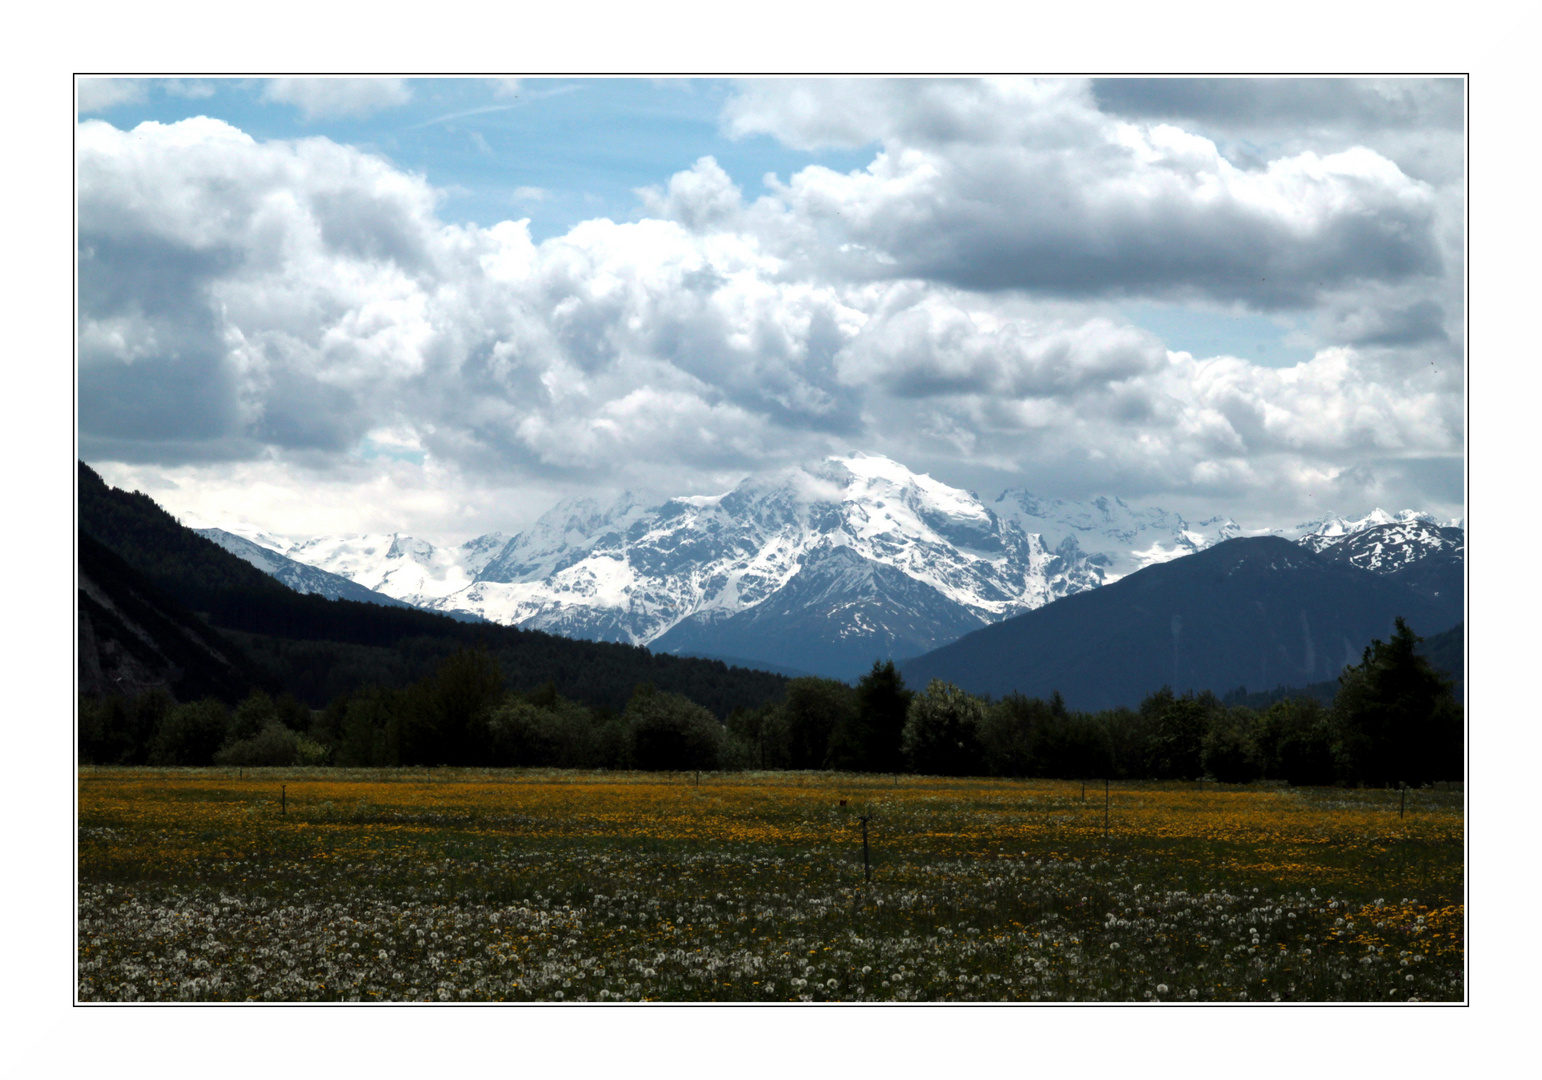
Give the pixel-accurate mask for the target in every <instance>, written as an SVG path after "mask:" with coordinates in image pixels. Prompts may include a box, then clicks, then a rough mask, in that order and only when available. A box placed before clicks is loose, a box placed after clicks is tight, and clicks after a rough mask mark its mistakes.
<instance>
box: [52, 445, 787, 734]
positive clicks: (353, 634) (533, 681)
mask: <svg viewBox="0 0 1542 1080" xmlns="http://www.w3.org/2000/svg"><path fill="white" fill-rule="evenodd" d="M78 499H79V501H78V508H79V524H80V531H81V533H82V536H83V538H84V537H89V538H90V539H92V540H95V541H97V542H98V543H99V544H100V545H101V546H102V547H103V548H105V549H107V551H109V552H110V553H112V554H114V555H116V556H117V557H118V558H119V559H121V560H122V562H123V563H125V564H126V565H127V566H129V567H131V568H133V570H134V571H136V572H137V573H138V574H139V575H140V577H141V578H142V580H143V581H144V582H145V583H147V584H148V585H150V586H153V587H154V588H155V589H157V590H158V591H159V592H160V593H161V594H164V596H165V597H168V598H169V599H170V600H171V601H172V602H174V603H175V604H176V605H177V606H179V607H180V608H185V609H187V610H189V611H191V612H194V613H196V614H197V615H198V616H200V617H201V618H202V619H204V620H207V623H208V624H209V625H210V626H212V627H214V628H217V629H218V630H221V631H225V632H226V633H225V634H224V635H214V637H216V638H219V640H223V641H225V642H226V647H227V648H233V649H235V650H236V651H237V652H238V653H241V654H243V655H244V657H247V658H249V661H247V666H246V668H245V670H247V671H248V672H257V673H259V674H258V675H256V676H254V677H259V678H264V679H267V680H269V681H271V682H275V683H277V684H278V685H280V686H281V687H282V688H283V689H287V690H290V691H291V692H293V693H294V694H296V696H298V697H300V698H301V699H302V700H304V701H307V702H309V703H310V704H312V705H321V704H324V703H325V701H326V700H327V699H328V698H330V697H332V696H335V694H337V693H340V692H342V691H344V690H347V689H351V688H352V687H353V686H355V685H360V684H362V683H364V682H377V683H382V684H385V685H405V683H407V682H410V681H413V680H416V679H420V678H422V677H424V676H425V675H426V674H428V673H430V672H431V671H432V670H434V668H435V667H436V666H437V665H438V664H439V663H440V662H441V661H442V660H443V659H444V657H446V656H448V655H449V654H450V653H452V652H454V651H455V650H456V649H459V648H464V647H478V646H480V647H485V648H486V649H487V650H488V651H489V652H491V653H492V654H493V656H494V657H495V658H496V659H497V660H498V661H499V664H500V667H501V668H502V670H503V673H504V677H505V680H506V683H507V685H508V686H509V687H510V688H511V689H525V688H529V687H533V686H538V685H541V684H543V683H546V682H548V681H549V682H554V683H555V684H556V686H557V690H558V692H559V693H561V694H562V695H564V696H566V697H569V698H573V699H575V700H577V701H581V702H584V703H586V704H590V705H595V706H605V707H608V708H612V709H620V708H621V707H622V706H624V705H625V703H626V701H627V699H628V697H630V695H631V693H632V691H633V689H634V688H635V687H636V686H637V685H638V684H639V683H643V682H651V683H653V684H654V685H655V686H657V687H658V688H659V689H661V690H669V691H672V692H675V693H680V694H684V695H686V696H687V697H689V698H691V699H692V700H693V701H696V702H697V703H699V704H701V705H704V706H706V707H707V708H708V709H711V710H712V711H713V712H714V713H716V714H717V715H718V716H725V715H727V713H728V712H729V711H731V710H732V709H734V708H736V707H738V706H755V705H760V704H763V703H765V702H767V701H771V700H774V699H776V698H779V697H780V696H781V695H782V690H783V687H784V686H785V684H786V679H784V678H783V677H781V676H779V675H774V674H771V673H769V672H764V671H749V670H746V669H743V668H731V667H728V666H727V665H725V664H723V663H721V662H718V661H713V660H699V659H693V658H686V657H677V656H667V655H655V654H653V653H650V652H649V651H648V650H646V649H641V648H636V647H633V646H630V645H619V644H609V643H602V642H593V641H575V640H571V639H568V638H562V637H557V636H555V635H551V634H546V633H542V632H540V631H534V630H519V629H516V628H514V627H504V626H496V625H494V624H491V623H467V622H463V621H460V620H457V619H455V618H451V617H450V616H447V615H440V614H436V613H433V612H427V611H420V610H417V609H412V608H400V607H383V606H381V605H377V604H370V603H360V602H357V601H353V600H329V599H326V598H324V597H321V596H315V595H304V594H301V593H297V592H295V591H294V590H293V589H290V588H288V587H286V586H284V585H282V584H280V583H279V582H277V581H275V580H274V579H273V578H271V577H269V576H268V575H267V574H264V573H263V572H262V571H260V570H258V569H257V568H256V567H254V566H252V565H250V564H249V563H247V562H245V561H244V560H242V559H240V558H237V557H236V556H235V555H232V554H231V553H230V552H228V551H226V550H225V549H224V548H222V547H220V546H219V545H218V544H216V543H214V542H213V541H211V540H207V539H205V538H204V537H202V536H199V535H198V534H197V533H195V532H193V530H191V529H188V528H186V527H184V526H183V525H181V524H179V523H178V522H177V520H176V519H175V518H174V517H172V516H171V515H170V514H168V513H167V512H166V511H165V510H164V509H162V508H161V507H160V506H159V505H157V504H156V502H155V501H154V500H153V499H151V498H150V497H149V496H147V495H144V494H142V493H139V492H133V493H129V492H125V491H121V490H119V489H116V488H113V487H110V486H108V485H107V484H106V483H105V482H104V481H103V480H102V478H101V477H100V476H98V475H97V474H96V472H95V471H93V470H92V469H91V468H90V467H89V466H87V465H85V464H84V463H81V464H80V466H79V495H78ZM84 547H85V545H84V542H83V544H82V548H83V550H84ZM86 557H87V556H86V555H84V554H83V555H82V560H84V559H85V558H86ZM232 639H233V640H234V642H238V644H233V643H232ZM262 673H265V674H262ZM82 688H83V689H85V687H84V685H83V687H82ZM173 692H174V693H177V694H178V696H179V697H181V696H183V694H182V692H180V691H176V690H174V691H173Z"/></svg>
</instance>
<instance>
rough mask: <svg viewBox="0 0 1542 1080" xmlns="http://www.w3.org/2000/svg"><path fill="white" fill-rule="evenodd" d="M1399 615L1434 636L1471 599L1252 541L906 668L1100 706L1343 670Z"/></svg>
mask: <svg viewBox="0 0 1542 1080" xmlns="http://www.w3.org/2000/svg"><path fill="white" fill-rule="evenodd" d="M1398 615H1402V616H1403V617H1405V618H1406V619H1407V620H1408V622H1409V624H1410V625H1412V626H1413V627H1414V629H1415V630H1416V631H1419V632H1421V633H1424V634H1430V633H1433V632H1436V631H1439V630H1445V629H1447V628H1448V627H1450V626H1452V625H1453V624H1455V623H1456V622H1457V621H1458V620H1459V619H1460V618H1461V617H1462V608H1461V604H1460V603H1459V602H1455V601H1452V600H1448V599H1445V598H1434V597H1426V596H1423V595H1420V594H1418V593H1416V592H1414V591H1413V590H1411V589H1409V588H1407V587H1406V586H1403V585H1400V584H1399V583H1397V582H1395V581H1392V580H1389V579H1388V578H1387V577H1385V576H1382V575H1378V574H1374V573H1371V572H1370V571H1367V570H1362V569H1360V568H1359V567H1356V566H1353V565H1351V564H1348V563H1346V562H1334V561H1330V560H1327V559H1324V558H1322V557H1320V556H1318V555H1316V554H1314V553H1313V552H1311V551H1310V550H1308V549H1306V548H1304V547H1302V546H1300V545H1298V544H1293V543H1291V542H1290V541H1287V540H1283V539H1280V538H1278V537H1246V538H1239V539H1234V540H1228V541H1226V542H1224V543H1222V544H1218V545H1216V546H1215V547H1212V548H1208V549H1206V550H1204V551H1201V552H1198V553H1197V554H1194V555H1190V556H1188V557H1186V558H1182V559H1175V560H1173V561H1171V562H1167V563H1161V564H1158V565H1154V566H1149V567H1147V568H1145V569H1144V570H1140V571H1137V572H1136V573H1134V574H1131V575H1130V576H1129V577H1127V578H1124V579H1122V580H1120V581H1117V582H1114V583H1113V584H1110V585H1106V586H1104V587H1103V588H1101V589H1097V590H1094V591H1091V592H1084V593H1078V594H1076V595H1074V596H1069V597H1065V598H1063V599H1061V600H1057V601H1056V602H1054V603H1053V604H1049V605H1047V606H1045V607H1043V608H1040V609H1038V610H1036V611H1031V612H1028V613H1026V614H1024V615H1019V616H1016V617H1015V618H1011V619H1007V620H1005V621H1003V622H1000V623H997V624H995V625H992V626H987V627H984V628H983V629H980V630H977V631H975V632H973V633H971V634H969V635H966V636H965V637H963V638H961V639H960V640H958V641H956V642H953V643H952V644H951V645H948V646H945V647H943V648H941V649H938V650H936V651H934V652H932V653H929V654H927V655H925V656H922V657H918V658H917V659H915V660H912V661H909V662H908V663H906V664H904V665H903V671H904V675H905V679H906V681H907V682H909V683H910V684H911V685H924V684H925V683H926V682H927V681H928V680H930V679H932V678H941V679H946V680H948V681H950V682H953V683H956V684H957V685H959V686H961V687H963V688H964V689H966V690H970V691H972V692H975V693H984V694H993V695H1000V694H1007V693H1010V692H1013V691H1019V692H1022V693H1025V694H1029V695H1032V696H1041V697H1048V696H1049V695H1050V694H1051V693H1053V692H1054V691H1055V690H1059V691H1060V692H1061V693H1062V694H1063V695H1064V696H1065V699H1066V701H1067V702H1068V703H1069V704H1070V705H1071V706H1072V707H1075V708H1084V709H1099V708H1106V707H1111V706H1115V705H1133V704H1136V703H1138V702H1139V701H1140V700H1141V698H1142V697H1144V696H1145V695H1146V694H1148V693H1150V692H1151V691H1153V690H1155V689H1157V688H1159V687H1161V686H1162V685H1164V684H1166V685H1170V686H1172V687H1173V688H1174V689H1175V690H1179V691H1182V690H1187V689H1194V690H1213V691H1215V692H1217V693H1224V692H1226V691H1229V690H1231V689H1233V688H1235V687H1237V686H1242V685H1247V686H1256V687H1266V686H1277V685H1286V686H1295V685H1304V684H1308V683H1313V682H1318V681H1321V680H1324V679H1329V678H1334V677H1336V676H1337V675H1338V673H1339V672H1340V671H1341V670H1342V669H1343V667H1344V665H1345V664H1349V663H1357V662H1358V661H1359V659H1360V652H1361V650H1362V649H1363V648H1364V647H1365V645H1366V643H1368V642H1369V641H1370V640H1371V638H1373V637H1380V638H1383V639H1385V638H1386V637H1387V635H1388V634H1389V633H1390V632H1391V628H1392V620H1393V618H1394V616H1398Z"/></svg>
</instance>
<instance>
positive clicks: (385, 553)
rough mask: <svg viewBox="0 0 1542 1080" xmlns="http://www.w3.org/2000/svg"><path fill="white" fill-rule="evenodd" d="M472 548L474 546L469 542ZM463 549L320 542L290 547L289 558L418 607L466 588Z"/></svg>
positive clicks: (346, 539)
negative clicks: (424, 602)
mask: <svg viewBox="0 0 1542 1080" xmlns="http://www.w3.org/2000/svg"><path fill="white" fill-rule="evenodd" d="M472 543H473V544H475V543H476V541H472ZM464 546H465V545H463V546H462V548H439V547H435V546H434V545H433V544H430V543H429V542H428V541H426V540H419V539H416V538H415V537H411V536H407V535H404V534H402V533H367V534H364V535H360V536H336V537H321V538H319V539H316V540H306V541H304V542H303V543H299V544H296V545H294V546H293V547H291V548H290V549H289V550H288V551H287V552H285V554H286V555H288V557H289V558H291V559H294V560H295V561H297V562H302V563H306V564H308V565H310V566H315V567H318V568H319V569H322V570H325V571H327V572H328V573H332V574H337V575H338V576H340V577H345V578H348V579H349V580H350V581H354V582H357V583H358V584H360V585H363V586H364V587H365V588H366V589H373V590H374V591H376V592H380V593H384V594H385V595H387V596H392V597H395V598H396V599H398V600H405V601H407V602H408V603H412V604H420V605H421V604H422V602H423V600H424V599H428V598H439V597H444V596H449V595H450V594H452V593H456V592H459V591H460V590H461V589H464V588H466V586H468V585H470V584H471V581H472V577H473V574H472V573H471V572H470V571H468V570H467V569H466V567H465V566H464V565H463V563H462V561H461V551H462V550H463V548H464Z"/></svg>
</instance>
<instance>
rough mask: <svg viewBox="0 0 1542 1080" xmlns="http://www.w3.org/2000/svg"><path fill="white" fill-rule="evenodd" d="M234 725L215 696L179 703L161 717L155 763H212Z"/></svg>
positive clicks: (152, 752)
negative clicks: (188, 702)
mask: <svg viewBox="0 0 1542 1080" xmlns="http://www.w3.org/2000/svg"><path fill="white" fill-rule="evenodd" d="M229 726H230V720H229V716H228V714H227V713H226V711H225V706H224V705H223V704H222V703H221V702H218V701H215V700H214V699H213V698H205V699H204V700H202V701H195V702H192V703H191V704H188V705H178V706H177V707H175V708H173V709H171V710H170V711H168V712H167V713H166V715H165V716H164V717H162V718H161V722H160V725H159V726H158V727H157V728H156V732H155V740H154V742H153V743H152V744H151V746H150V764H151V765H211V764H213V762H214V755H215V754H216V753H217V752H218V751H219V749H220V747H221V746H223V745H224V744H225V738H226V734H227V731H228V729H229Z"/></svg>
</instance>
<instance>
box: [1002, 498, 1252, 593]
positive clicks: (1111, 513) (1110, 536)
mask: <svg viewBox="0 0 1542 1080" xmlns="http://www.w3.org/2000/svg"><path fill="white" fill-rule="evenodd" d="M993 505H994V508H995V511H996V513H997V514H999V515H1001V516H1002V517H1004V518H1007V519H1009V520H1011V521H1014V522H1016V523H1017V525H1018V526H1019V527H1020V528H1021V529H1022V530H1023V531H1024V532H1026V533H1037V534H1038V535H1039V536H1041V537H1042V538H1043V540H1044V543H1045V545H1046V546H1048V547H1050V548H1051V549H1053V550H1055V551H1057V552H1061V553H1062V554H1063V555H1064V556H1065V557H1067V558H1072V557H1074V556H1075V555H1076V553H1078V552H1085V553H1086V559H1087V561H1088V562H1089V563H1090V564H1092V565H1094V566H1100V567H1101V568H1102V569H1103V584H1105V585H1106V584H1108V583H1110V582H1114V581H1118V580H1119V579H1120V578H1122V577H1124V576H1126V575H1127V574H1133V573H1134V572H1135V571H1137V570H1140V569H1142V568H1144V567H1147V566H1151V565H1152V564H1154V563H1162V562H1167V561H1169V560H1170V559H1176V558H1178V557H1180V556H1182V555H1192V554H1194V552H1196V551H1203V550H1204V549H1205V548H1207V547H1212V546H1214V545H1215V544H1219V543H1220V542H1221V541H1222V540H1230V539H1231V538H1232V537H1234V536H1241V535H1243V530H1242V527H1241V526H1240V525H1238V524H1237V523H1236V522H1235V521H1233V520H1232V519H1231V518H1229V517H1226V516H1224V515H1221V516H1218V517H1211V518H1206V519H1205V520H1204V521H1199V522H1192V523H1191V522H1188V521H1185V520H1184V519H1183V518H1182V517H1180V516H1178V515H1177V514H1174V513H1171V512H1169V511H1167V510H1161V509H1157V508H1154V507H1147V508H1137V507H1133V506H1130V505H1129V504H1128V503H1126V502H1125V501H1124V500H1123V499H1119V498H1110V497H1108V496H1100V497H1098V498H1095V499H1091V500H1089V501H1087V502H1069V501H1066V500H1063V499H1044V498H1040V497H1039V496H1037V495H1034V494H1032V493H1030V492H1027V491H1023V490H1021V489H1019V488H1011V489H1008V490H1006V491H1003V492H1002V493H1001V494H1000V495H999V496H997V497H996V501H995V503H994V504H993Z"/></svg>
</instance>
